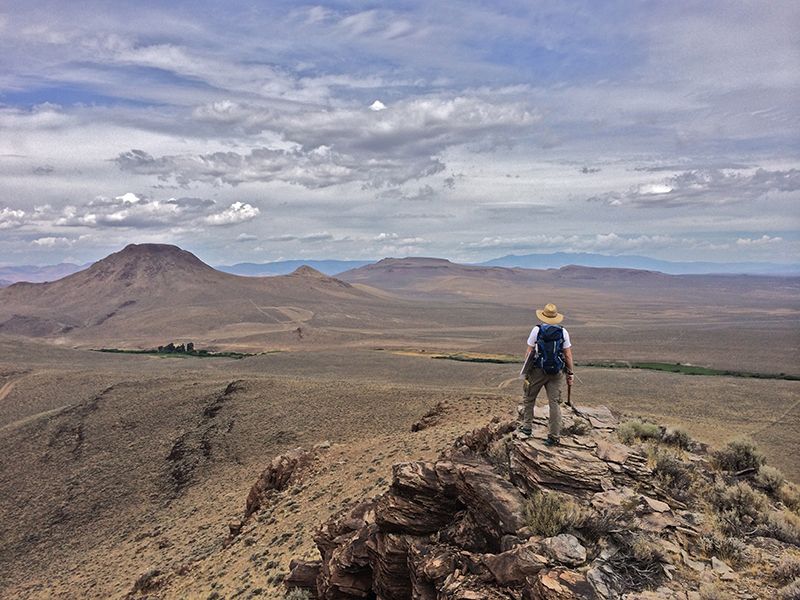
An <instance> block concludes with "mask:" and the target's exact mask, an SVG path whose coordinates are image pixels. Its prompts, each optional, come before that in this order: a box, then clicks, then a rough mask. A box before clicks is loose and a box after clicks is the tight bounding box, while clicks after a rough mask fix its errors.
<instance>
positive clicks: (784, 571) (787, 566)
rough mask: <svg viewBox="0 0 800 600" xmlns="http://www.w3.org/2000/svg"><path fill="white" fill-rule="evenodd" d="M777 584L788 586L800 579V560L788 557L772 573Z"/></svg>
mask: <svg viewBox="0 0 800 600" xmlns="http://www.w3.org/2000/svg"><path fill="white" fill-rule="evenodd" d="M772 577H773V578H774V580H775V583H778V584H780V585H786V584H788V583H790V582H791V581H793V580H795V579H797V578H798V577H800V558H797V557H796V556H787V557H785V558H784V559H783V560H782V561H781V562H779V563H778V565H777V566H776V567H775V569H773V571H772Z"/></svg>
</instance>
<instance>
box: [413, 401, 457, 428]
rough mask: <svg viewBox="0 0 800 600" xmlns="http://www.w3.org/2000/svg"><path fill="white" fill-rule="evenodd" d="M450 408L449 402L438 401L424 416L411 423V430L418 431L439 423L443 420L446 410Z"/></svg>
mask: <svg viewBox="0 0 800 600" xmlns="http://www.w3.org/2000/svg"><path fill="white" fill-rule="evenodd" d="M447 409H448V405H447V402H437V403H436V405H435V406H434V407H433V408H431V409H430V410H429V411H428V412H426V413H425V414H424V415H422V418H421V419H420V420H419V421H417V422H415V423H414V424H413V425H411V431H412V432H417V431H422V430H423V429H427V428H428V427H433V426H434V425H438V424H439V422H440V421H441V420H442V417H443V416H444V414H445V412H446V411H447Z"/></svg>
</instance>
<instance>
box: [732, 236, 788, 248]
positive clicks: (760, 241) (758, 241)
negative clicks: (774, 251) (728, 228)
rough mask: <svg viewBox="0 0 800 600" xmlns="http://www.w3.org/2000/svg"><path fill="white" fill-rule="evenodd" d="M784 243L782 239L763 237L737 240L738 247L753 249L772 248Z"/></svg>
mask: <svg viewBox="0 0 800 600" xmlns="http://www.w3.org/2000/svg"><path fill="white" fill-rule="evenodd" d="M782 241H783V238H782V237H779V236H774V237H770V236H768V235H766V234H765V235H762V236H761V237H760V238H739V239H738V240H736V245H737V246H745V247H753V246H771V245H774V244H780V243H781V242H782Z"/></svg>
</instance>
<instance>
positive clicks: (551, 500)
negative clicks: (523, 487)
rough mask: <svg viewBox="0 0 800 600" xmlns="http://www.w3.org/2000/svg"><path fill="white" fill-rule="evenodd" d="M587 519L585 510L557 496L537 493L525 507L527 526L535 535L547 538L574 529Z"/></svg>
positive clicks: (567, 499)
mask: <svg viewBox="0 0 800 600" xmlns="http://www.w3.org/2000/svg"><path fill="white" fill-rule="evenodd" d="M586 518H587V513H586V510H585V509H583V508H581V507H580V506H579V505H578V504H576V503H575V502H574V501H573V500H571V499H569V498H564V497H561V496H558V495H557V494H548V493H546V492H536V493H534V494H532V495H531V497H530V498H529V499H528V502H527V504H526V505H525V524H526V525H527V526H528V527H530V528H531V530H532V531H533V533H535V534H537V535H543V536H546V537H551V536H554V535H558V534H559V533H562V532H564V531H566V530H567V529H571V528H574V527H576V526H577V525H580V524H581V523H582V522H583V521H584V520H585V519H586Z"/></svg>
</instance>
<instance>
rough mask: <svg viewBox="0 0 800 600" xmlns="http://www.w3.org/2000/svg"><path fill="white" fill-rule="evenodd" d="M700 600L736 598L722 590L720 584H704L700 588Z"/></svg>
mask: <svg viewBox="0 0 800 600" xmlns="http://www.w3.org/2000/svg"><path fill="white" fill-rule="evenodd" d="M700 600H735V598H734V596H733V595H732V594H731V593H730V592H727V591H725V590H722V589H720V587H719V584H718V583H704V584H703V585H701V586H700Z"/></svg>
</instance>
